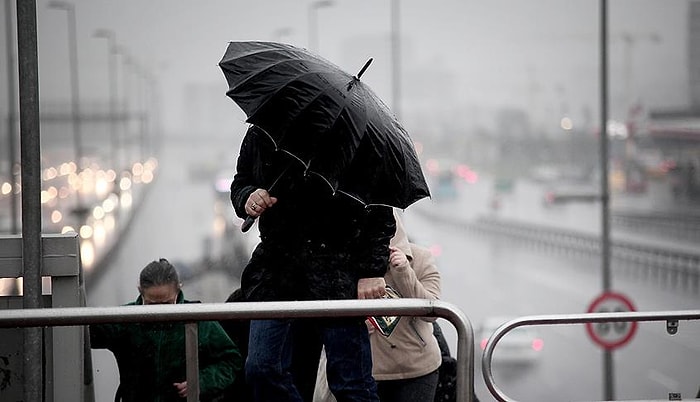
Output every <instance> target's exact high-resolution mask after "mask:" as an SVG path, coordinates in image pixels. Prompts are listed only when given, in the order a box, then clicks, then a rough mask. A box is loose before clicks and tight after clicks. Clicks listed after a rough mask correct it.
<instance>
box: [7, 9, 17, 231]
mask: <svg viewBox="0 0 700 402" xmlns="http://www.w3.org/2000/svg"><path fill="white" fill-rule="evenodd" d="M12 11H13V9H12V0H5V32H6V35H5V41H6V47H7V49H6V50H7V148H8V149H7V151H8V153H9V159H8V161H9V171H8V174H9V176H10V177H9V182H10V185H11V186H12V187H11V190H10V214H11V217H10V222H11V227H10V233H12V234H17V233H19V222H18V219H19V208H18V205H17V204H18V202H17V198H18V195H17V193H16V190H17V175H16V173H15V172H16V171H17V127H16V125H15V121H16V119H17V95H16V93H15V91H16V90H17V76H16V74H17V69H16V67H15V54H14V50H15V47H14V42H13V36H12V25H13V24H12Z"/></svg>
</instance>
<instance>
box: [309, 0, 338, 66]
mask: <svg viewBox="0 0 700 402" xmlns="http://www.w3.org/2000/svg"><path fill="white" fill-rule="evenodd" d="M332 5H333V2H332V1H331V0H318V1H315V2H313V3H311V5H310V6H309V50H311V51H312V52H315V53H316V54H321V52H320V49H319V45H318V21H317V20H318V9H319V8H323V7H330V6H332Z"/></svg>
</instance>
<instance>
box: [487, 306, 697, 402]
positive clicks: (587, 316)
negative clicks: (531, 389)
mask: <svg viewBox="0 0 700 402" xmlns="http://www.w3.org/2000/svg"><path fill="white" fill-rule="evenodd" d="M680 320H700V310H678V311H655V312H635V311H632V312H619V313H584V314H552V315H537V316H526V317H519V318H515V319H512V320H510V321H508V322H506V323H504V324H502V325H501V326H500V327H498V328H497V329H496V331H494V333H493V334H492V335H491V336H490V337H489V340H488V342H487V343H486V348H485V349H484V354H483V355H482V357H481V368H482V372H483V376H484V382H485V383H486V387H487V388H488V390H489V392H491V394H492V395H493V396H494V398H496V400H498V401H500V402H515V401H516V400H515V399H512V398H509V397H508V396H507V395H506V394H505V393H504V392H503V391H502V390H501V389H500V388H499V387H498V386H497V385H496V383H495V381H494V377H493V371H492V367H491V366H492V359H493V351H494V349H495V348H496V345H497V344H498V341H499V340H501V338H503V336H505V335H506V334H507V333H508V332H510V331H511V330H513V329H515V328H518V327H523V326H528V325H530V326H532V325H557V324H586V323H626V322H630V321H631V322H642V321H645V322H647V321H666V330H667V331H668V333H669V334H672V335H673V334H675V333H676V332H677V331H678V321H680Z"/></svg>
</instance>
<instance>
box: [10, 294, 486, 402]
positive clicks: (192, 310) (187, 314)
mask: <svg viewBox="0 0 700 402" xmlns="http://www.w3.org/2000/svg"><path fill="white" fill-rule="evenodd" d="M370 315H401V316H417V317H440V318H444V319H446V320H448V321H450V323H452V325H454V327H455V328H456V330H457V356H456V358H457V384H456V385H457V401H458V402H472V400H473V395H474V332H473V328H472V325H471V323H470V321H469V319H468V318H467V317H466V316H465V315H464V313H463V312H462V311H461V310H460V309H459V308H457V307H456V306H454V305H452V304H450V303H446V302H443V301H439V300H436V301H431V300H423V299H392V300H384V299H377V300H330V301H327V300H323V301H298V302H262V303H252V302H243V303H201V304H199V303H198V304H173V305H146V306H119V307H75V308H70V307H69V308H52V309H14V310H3V312H2V314H1V315H0V328H11V327H25V328H26V327H40V326H74V325H89V324H106V323H135V322H173V321H176V322H185V323H188V324H186V330H185V331H186V332H185V333H186V335H187V336H188V337H189V338H193V337H194V336H196V331H191V330H188V328H190V329H191V328H193V327H194V328H196V327H197V326H196V325H194V324H192V323H195V322H198V321H209V320H212V321H213V320H217V321H219V320H237V319H238V320H240V319H274V318H282V317H285V318H321V317H366V316H370ZM195 339H196V338H195ZM190 341H192V339H189V340H188V339H186V340H185V342H186V344H190ZM196 349H197V348H194V350H196ZM187 366H188V367H197V357H196V352H195V353H193V355H190V354H189V353H188V356H187ZM187 373H188V378H187V382H188V384H197V381H198V380H197V378H196V377H192V378H191V377H190V376H196V375H197V371H196V370H188V371H187ZM190 381H192V382H190ZM195 388H196V387H193V389H192V390H190V393H189V394H188V397H187V401H188V402H190V401H196V400H197V393H198V390H196V389H195Z"/></svg>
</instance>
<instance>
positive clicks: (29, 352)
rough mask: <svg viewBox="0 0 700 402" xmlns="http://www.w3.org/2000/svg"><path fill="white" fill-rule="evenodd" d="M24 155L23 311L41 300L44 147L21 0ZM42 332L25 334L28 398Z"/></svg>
mask: <svg viewBox="0 0 700 402" xmlns="http://www.w3.org/2000/svg"><path fill="white" fill-rule="evenodd" d="M17 50H18V52H17V54H18V61H19V62H18V67H19V68H18V70H19V119H20V148H21V150H20V153H21V159H22V162H21V163H22V255H23V258H22V264H23V277H24V282H23V292H24V297H23V298H22V302H23V307H24V308H25V309H39V308H41V307H43V306H42V302H41V263H42V262H41V157H40V153H41V148H40V135H39V60H38V54H37V30H36V1H35V0H17ZM42 346H43V330H42V328H27V329H26V330H25V331H24V400H25V401H27V402H40V401H42V400H43V394H44V392H43V386H44V381H43V379H44V378H43V377H44V376H43V374H44V367H43V351H42Z"/></svg>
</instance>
